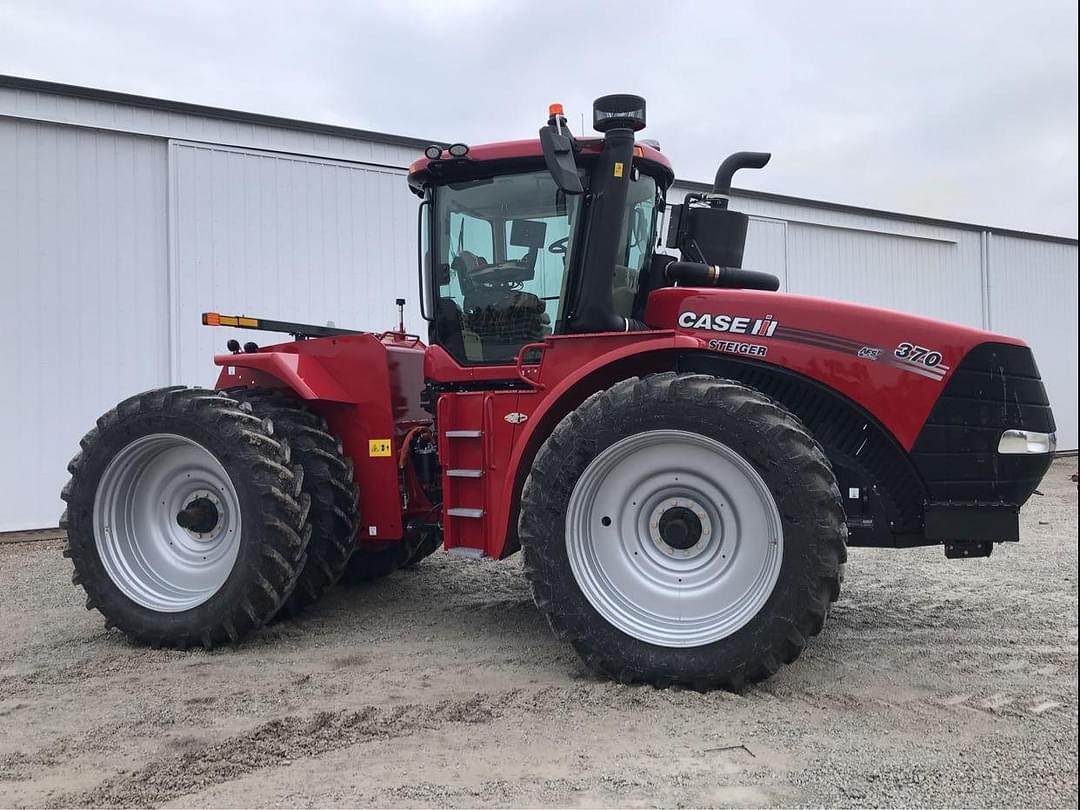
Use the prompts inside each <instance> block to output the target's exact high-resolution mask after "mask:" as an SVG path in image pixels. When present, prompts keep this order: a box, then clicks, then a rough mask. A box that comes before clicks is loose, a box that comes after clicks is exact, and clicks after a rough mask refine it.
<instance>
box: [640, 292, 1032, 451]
mask: <svg viewBox="0 0 1080 810" xmlns="http://www.w3.org/2000/svg"><path fill="white" fill-rule="evenodd" d="M645 322H646V323H647V324H648V325H649V326H651V327H653V328H654V329H673V330H675V332H676V334H684V335H688V336H693V337H695V338H696V339H697V340H698V341H699V342H700V345H701V346H702V348H703V349H704V350H706V351H711V352H719V353H722V354H727V355H734V356H737V357H741V358H743V359H745V360H747V361H750V362H759V363H765V364H769V365H773V366H779V367H782V368H785V369H787V370H789V371H792V372H794V373H797V374H800V375H802V376H805V377H808V378H810V379H813V380H815V381H817V382H819V383H821V384H823V385H827V386H829V387H830V388H833V389H835V390H836V391H838V392H840V393H842V394H844V395H845V396H847V397H848V398H850V399H851V400H853V401H854V402H856V403H857V404H859V405H861V406H862V407H863V408H865V409H866V410H867V411H868V412H870V413H871V414H872V415H874V416H875V417H877V418H878V419H879V420H880V421H881V422H883V423H884V424H885V425H887V426H888V428H889V429H890V430H891V432H892V433H893V435H894V436H895V437H896V438H897V440H898V441H899V442H900V443H901V444H902V445H903V446H904V447H905V448H906V449H910V448H911V446H912V445H913V443H914V442H915V439H916V437H917V436H918V433H919V430H920V429H921V428H922V426H923V424H924V422H925V421H926V418H927V415H928V414H929V413H930V410H931V408H932V407H933V405H934V403H935V402H936V401H937V399H938V397H939V396H940V395H941V392H942V390H943V388H944V385H945V384H946V383H947V381H948V380H949V378H950V375H951V374H952V373H953V371H954V369H956V367H957V366H958V365H959V364H960V361H961V360H962V359H963V358H964V356H965V355H967V353H968V352H970V351H971V350H972V349H973V348H975V347H976V346H978V345H980V344H983V343H998V344H1008V345H1014V346H1020V347H1023V346H1024V343H1023V342H1022V341H1020V340H1017V339H1016V338H1011V337H1007V336H1004V335H997V334H994V333H992V332H986V331H983V330H980V329H972V328H970V327H966V326H959V325H957V324H951V323H946V322H943V321H937V320H933V319H930V318H922V317H919V316H916V315H908V314H905V313H901V312H894V311H892V310H887V309H881V308H878V307H871V306H863V305H859V304H850V303H846V302H842V301H834V300H828V299H822V298H812V297H810V296H803V295H789V294H786V293H771V292H760V291H756V290H720V289H705V288H692V287H671V288H664V289H660V290H656V291H654V292H653V293H651V294H650V296H649V302H648V306H647V309H646V313H645Z"/></svg>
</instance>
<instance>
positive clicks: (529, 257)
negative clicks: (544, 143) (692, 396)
mask: <svg viewBox="0 0 1080 810" xmlns="http://www.w3.org/2000/svg"><path fill="white" fill-rule="evenodd" d="M434 196H435V201H434V210H433V212H432V213H433V216H434V220H435V221H434V228H433V235H434V240H435V243H434V251H433V254H432V256H433V259H434V261H433V262H432V264H431V267H432V269H433V271H434V277H435V279H434V280H435V287H436V290H437V295H436V301H435V318H434V324H433V332H434V334H433V339H435V340H436V341H437V342H438V343H439V344H440V345H442V346H443V347H444V348H445V349H446V350H447V351H448V352H450V354H452V355H453V356H454V357H455V358H457V360H458V361H459V362H462V363H468V364H475V363H507V362H510V361H512V360H513V359H514V358H515V357H516V355H517V353H518V351H519V350H520V349H521V347H522V346H524V345H525V344H527V343H534V342H537V341H541V340H543V339H544V337H545V336H547V335H550V334H552V333H554V334H559V333H561V332H562V331H563V328H562V327H563V322H564V320H566V318H567V316H568V313H567V311H566V307H567V291H568V278H569V275H570V269H571V268H572V267H574V261H575V258H576V255H577V251H578V249H579V246H578V245H577V241H578V237H579V234H580V232H581V230H582V229H581V228H579V218H580V216H581V212H582V200H583V195H568V194H564V193H563V192H562V191H560V190H559V189H558V188H557V186H556V185H555V182H554V181H553V180H552V179H551V175H550V174H549V173H548V172H547V171H536V172H527V173H522V174H508V175H501V176H497V177H491V178H485V179H482V180H469V181H464V182H459V183H450V184H447V185H443V186H439V187H438V188H437V190H436V192H435V195H434ZM657 204H658V197H657V186H656V181H655V180H653V179H652V178H651V177H648V176H647V175H644V174H641V175H639V176H638V177H637V178H636V179H635V180H634V181H633V182H632V183H631V184H630V191H629V196H628V200H627V211H626V218H625V220H624V223H623V228H622V233H621V235H620V242H619V244H620V248H619V252H618V253H617V254H616V255H617V257H618V258H617V259H616V265H615V267H614V268H613V275H612V302H613V305H614V308H615V311H616V313H617V314H619V315H622V316H624V317H627V318H629V317H632V312H633V310H634V308H635V302H636V300H637V298H638V295H637V293H638V289H639V278H640V276H641V273H642V271H643V269H644V268H645V267H646V266H647V263H648V260H649V257H650V255H651V253H652V248H653V245H654V243H655V220H656V208H657Z"/></svg>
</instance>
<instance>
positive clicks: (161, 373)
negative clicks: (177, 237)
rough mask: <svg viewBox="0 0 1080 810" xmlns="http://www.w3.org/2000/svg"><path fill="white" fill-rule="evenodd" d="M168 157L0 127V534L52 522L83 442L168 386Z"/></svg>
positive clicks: (98, 138) (93, 135) (1, 123)
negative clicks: (119, 409)
mask: <svg viewBox="0 0 1080 810" xmlns="http://www.w3.org/2000/svg"><path fill="white" fill-rule="evenodd" d="M166 198H167V194H166V148H165V143H164V142H163V141H160V140H154V139H151V138H140V137H133V136H128V135H119V134H112V133H103V132H97V131H94V130H88V129H78V128H72V127H57V126H51V125H48V124H39V123H32V122H27V121H18V120H12V119H5V118H0V284H2V292H0V324H2V325H3V329H4V338H5V339H4V347H5V348H4V351H3V352H2V353H0V379H2V380H4V396H3V397H2V398H0V442H2V446H3V458H4V463H3V464H0V493H2V494H0V531H5V530H11V529H26V528H34V527H40V526H50V525H52V526H55V525H56V522H57V519H58V518H59V516H60V512H61V511H62V504H61V502H60V499H59V492H60V488H61V486H62V485H63V483H64V482H65V480H66V479H67V473H66V471H65V466H66V465H67V462H68V460H69V459H70V458H71V457H72V456H73V455H74V454H75V451H76V450H77V449H78V446H79V438H80V437H81V436H82V435H83V434H84V433H85V432H86V431H87V430H88V429H89V428H90V427H91V426H92V425H93V423H94V420H95V419H96V418H97V417H98V416H99V415H100V414H101V413H102V412H103V411H104V410H106V409H108V408H110V407H112V406H113V405H114V404H116V401H117V399H118V398H119V397H120V396H121V395H125V394H129V393H132V392H135V391H140V390H143V389H146V388H153V387H155V386H159V385H162V384H164V383H165V382H166V369H167V367H168V366H167V357H168V347H167V315H168V312H167V298H166V287H165V281H166V261H167V251H166Z"/></svg>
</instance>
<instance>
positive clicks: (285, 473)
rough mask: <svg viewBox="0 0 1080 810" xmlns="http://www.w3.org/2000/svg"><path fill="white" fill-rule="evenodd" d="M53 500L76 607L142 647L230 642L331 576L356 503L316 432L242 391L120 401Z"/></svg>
mask: <svg viewBox="0 0 1080 810" xmlns="http://www.w3.org/2000/svg"><path fill="white" fill-rule="evenodd" d="M80 446H81V450H80V452H79V453H78V455H76V457H75V458H74V459H72V461H71V463H70V464H69V466H68V469H69V471H70V472H71V476H72V477H71V480H70V481H69V483H68V485H67V486H66V487H65V488H64V491H63V493H62V498H63V499H64V500H65V501H66V502H67V509H66V511H65V513H64V517H63V518H62V520H61V526H62V528H65V529H66V530H67V534H68V540H67V544H66V546H65V550H64V554H65V556H67V557H70V558H71V561H72V563H73V565H74V573H73V577H72V578H73V581H74V582H75V583H76V584H80V585H82V587H83V588H84V589H85V591H86V594H87V602H86V606H87V608H96V609H98V610H99V611H100V612H101V613H102V614H103V615H104V616H105V619H106V623H107V624H108V625H110V626H115V627H117V628H119V629H120V630H122V631H124V632H125V633H127V634H128V635H129V636H130V637H132V638H133V639H135V640H137V641H139V642H143V643H149V644H152V645H155V646H159V645H167V646H174V647H178V648H185V647H189V646H193V645H201V646H203V647H205V648H210V647H213V646H214V645H216V644H219V643H223V642H236V641H238V640H240V639H241V638H243V637H244V636H246V635H248V634H249V633H251V632H252V631H253V630H255V629H257V628H258V627H260V626H262V625H263V624H265V623H266V622H267V621H269V620H270V619H271V618H273V617H274V616H275V615H278V614H281V615H288V616H292V615H295V614H296V613H298V612H299V611H300V610H302V609H303V608H304V607H305V606H307V605H308V604H310V603H311V602H313V601H315V600H316V599H317V598H318V597H319V596H320V595H321V594H322V592H323V591H324V590H325V589H326V588H327V587H329V586H330V585H331V584H333V583H334V582H335V581H336V580H337V579H338V578H339V577H340V576H341V574H342V572H343V571H344V568H345V564H346V562H347V560H348V557H349V554H350V552H351V549H352V541H353V535H354V533H355V528H356V522H357V515H356V504H357V491H356V485H355V484H354V483H353V481H352V470H351V468H350V467H349V463H348V462H347V460H345V459H344V458H343V456H342V453H341V449H340V446H339V445H338V443H337V441H336V440H335V439H334V438H333V437H332V436H331V435H330V434H329V432H328V430H327V429H326V425H325V423H324V422H323V421H322V419H321V418H320V417H318V416H316V415H315V414H313V413H311V412H309V411H307V410H306V409H305V408H304V407H303V406H302V405H301V404H300V403H298V402H296V401H295V400H292V399H289V398H287V397H284V396H280V395H277V394H272V393H270V392H266V391H259V390H257V389H250V390H244V391H233V392H231V395H230V393H225V392H217V391H206V390H202V389H190V388H184V387H174V388H165V389H159V390H155V391H149V392H146V393H143V394H139V395H137V396H134V397H131V398H129V399H127V400H125V401H124V402H121V403H120V404H119V405H117V406H116V408H114V409H112V410H111V411H109V412H108V413H106V414H104V415H103V416H102V417H101V418H100V419H98V421H97V424H96V426H95V427H94V428H93V429H92V430H91V431H90V432H89V433H87V434H86V436H84V437H83V439H82V440H81V442H80Z"/></svg>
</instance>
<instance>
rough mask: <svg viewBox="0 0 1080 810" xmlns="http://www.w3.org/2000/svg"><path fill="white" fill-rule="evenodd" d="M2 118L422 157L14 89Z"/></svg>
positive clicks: (4, 90) (393, 161) (372, 156)
mask: <svg viewBox="0 0 1080 810" xmlns="http://www.w3.org/2000/svg"><path fill="white" fill-rule="evenodd" d="M0 115H9V116H14V117H20V118H25V119H32V120H39V121H49V122H52V123H57V124H71V125H76V126H86V127H96V128H100V129H108V130H117V131H121V132H128V133H132V134H140V135H154V136H158V137H162V138H183V139H187V140H192V141H205V142H208V143H215V144H227V145H230V146H239V147H244V148H251V149H269V150H274V151H282V152H291V153H296V154H302V155H314V156H317V157H324V158H332V159H335V160H351V161H359V162H363V163H375V164H380V165H385V166H395V167H398V166H400V167H406V166H408V165H409V164H410V163H411V162H412V161H414V160H416V159H417V158H419V157H420V156H421V154H420V149H417V148H415V147H412V146H403V145H399V144H393V143H379V142H375V141H368V140H362V139H359V138H349V137H346V136H344V135H340V136H339V135H331V134H322V133H318V132H306V131H300V130H294V129H288V128H286V127H277V126H267V125H264V124H257V123H246V122H242V121H229V120H225V119H222V118H214V117H209V116H203V115H187V114H184V113H177V112H163V111H161V110H153V109H149V108H145V107H134V106H130V105H127V104H115V103H111V102H107V101H94V100H90V99H73V98H66V97H63V96H58V95H55V94H53V93H47V92H38V91H34V90H19V89H15V88H10V87H0Z"/></svg>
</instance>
